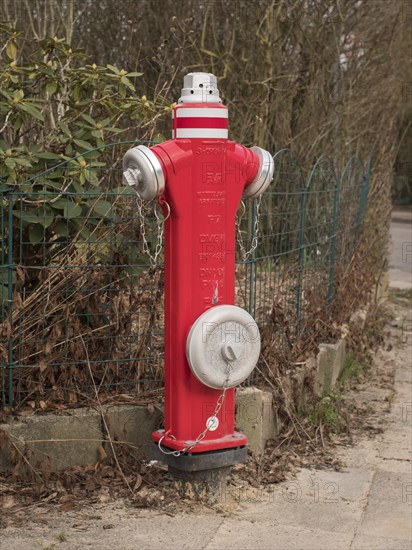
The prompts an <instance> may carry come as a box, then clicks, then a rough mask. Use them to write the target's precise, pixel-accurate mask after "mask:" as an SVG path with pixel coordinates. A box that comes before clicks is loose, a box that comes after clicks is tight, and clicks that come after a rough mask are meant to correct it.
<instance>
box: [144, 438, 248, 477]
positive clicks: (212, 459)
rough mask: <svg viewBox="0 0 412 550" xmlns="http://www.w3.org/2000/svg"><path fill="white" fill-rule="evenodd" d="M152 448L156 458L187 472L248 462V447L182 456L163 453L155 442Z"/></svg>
mask: <svg viewBox="0 0 412 550" xmlns="http://www.w3.org/2000/svg"><path fill="white" fill-rule="evenodd" d="M152 449H153V455H152V456H153V458H154V460H159V461H161V462H164V463H165V464H167V465H168V466H170V467H171V468H173V469H175V470H183V471H186V472H198V471H201V470H212V469H215V468H226V467H229V466H233V465H234V464H239V463H240V462H246V459H247V447H233V448H232V449H223V450H221V451H209V452H206V453H193V454H182V455H180V456H174V455H166V454H164V453H162V452H161V450H160V449H159V447H158V445H157V444H156V443H153V447H152ZM165 450H166V449H165ZM167 450H170V449H167ZM171 450H173V449H171Z"/></svg>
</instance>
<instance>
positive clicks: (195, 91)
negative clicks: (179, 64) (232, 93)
mask: <svg viewBox="0 0 412 550" xmlns="http://www.w3.org/2000/svg"><path fill="white" fill-rule="evenodd" d="M179 103H222V100H221V99H220V97H219V90H218V87H217V79H216V77H215V75H213V74H211V73H189V74H187V75H186V76H185V77H184V79H183V88H182V95H181V97H180V99H179Z"/></svg>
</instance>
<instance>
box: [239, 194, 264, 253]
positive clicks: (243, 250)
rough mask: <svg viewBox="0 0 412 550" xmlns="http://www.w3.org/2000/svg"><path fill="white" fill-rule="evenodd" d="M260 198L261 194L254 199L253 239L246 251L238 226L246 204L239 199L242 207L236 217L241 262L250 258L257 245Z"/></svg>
mask: <svg viewBox="0 0 412 550" xmlns="http://www.w3.org/2000/svg"><path fill="white" fill-rule="evenodd" d="M261 200H262V195H261V196H260V197H259V198H258V199H257V200H256V216H255V223H254V225H253V239H252V243H251V246H250V248H249V250H247V251H246V249H245V245H244V244H243V237H242V231H241V229H240V226H241V223H242V220H243V216H244V215H245V212H246V206H245V203H244V202H243V201H241V205H242V208H243V210H242V213H241V214H240V216H239V217H237V218H236V234H237V243H238V245H239V248H240V252H241V255H242V261H243V262H246V261H247V260H248V259H249V258H250V256H251V255H252V254H253V252H254V251H255V250H256V248H257V245H258V237H259V224H260V202H261Z"/></svg>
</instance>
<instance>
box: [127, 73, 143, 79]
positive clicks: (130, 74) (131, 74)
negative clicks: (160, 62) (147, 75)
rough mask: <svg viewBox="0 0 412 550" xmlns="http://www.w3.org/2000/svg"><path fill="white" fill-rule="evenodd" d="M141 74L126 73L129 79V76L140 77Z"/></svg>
mask: <svg viewBox="0 0 412 550" xmlns="http://www.w3.org/2000/svg"><path fill="white" fill-rule="evenodd" d="M142 74H143V73H127V76H128V77H129V78H130V77H131V76H142Z"/></svg>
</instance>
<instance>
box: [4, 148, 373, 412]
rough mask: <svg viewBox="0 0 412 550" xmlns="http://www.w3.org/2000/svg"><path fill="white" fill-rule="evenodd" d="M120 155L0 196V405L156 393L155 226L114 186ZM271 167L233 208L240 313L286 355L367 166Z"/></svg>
mask: <svg viewBox="0 0 412 550" xmlns="http://www.w3.org/2000/svg"><path fill="white" fill-rule="evenodd" d="M128 147H130V144H129V143H123V144H114V145H112V146H111V147H107V148H105V149H104V150H96V151H89V152H87V153H85V155H83V156H81V157H77V158H76V159H70V160H68V161H66V162H65V163H62V164H61V165H58V166H57V167H54V168H51V169H50V170H47V171H46V172H44V173H42V174H40V175H39V176H37V177H36V178H34V179H32V180H30V181H28V182H24V183H22V184H21V185H20V186H19V188H18V189H14V188H8V186H7V185H4V184H3V186H2V191H1V207H0V238H1V241H0V249H1V271H0V289H1V298H2V300H1V311H0V314H1V317H0V337H1V339H0V360H1V364H0V382H1V394H0V395H1V406H2V407H5V406H6V405H7V406H10V407H18V406H20V405H23V404H24V403H27V402H35V403H36V404H37V405H38V404H39V403H42V402H44V401H45V400H47V402H48V404H49V407H48V408H50V404H56V405H58V404H59V403H65V404H70V405H73V406H75V405H76V404H79V403H82V402H84V401H85V400H86V399H87V398H88V397H90V396H91V395H95V392H96V390H97V391H98V392H99V393H100V395H109V394H110V395H113V394H115V395H121V394H133V395H136V394H140V395H141V396H144V395H147V393H148V392H149V393H150V392H153V391H157V390H159V389H160V388H161V387H162V385H163V251H162V248H161V238H162V231H163V227H162V221H161V216H160V211H158V208H159V207H158V205H157V203H156V202H151V203H146V204H144V203H141V202H140V201H139V200H138V199H137V198H136V195H135V193H134V192H133V191H131V190H130V189H129V188H126V187H125V186H123V185H122V174H121V166H120V161H119V159H121V158H122V157H123V153H124V151H125V150H126V149H127V148H128ZM274 160H275V176H274V181H273V183H272V184H271V186H270V188H269V190H268V191H267V192H266V193H265V194H264V195H263V197H262V200H261V201H260V203H257V202H255V201H251V202H249V203H247V204H246V205H240V207H239V212H238V219H237V226H238V232H237V233H238V239H237V269H236V274H237V275H236V303H237V305H239V306H241V307H244V308H246V309H247V310H248V311H249V312H250V313H251V314H252V315H253V316H254V317H255V318H256V320H257V322H258V324H259V325H260V327H261V328H262V330H265V327H266V328H267V327H270V330H271V331H272V332H275V333H276V335H277V336H276V340H277V341H278V345H279V346H282V345H284V344H285V342H286V343H287V345H288V346H292V345H293V343H294V342H295V341H296V339H297V338H298V337H299V334H300V333H301V332H302V331H303V330H305V323H306V322H307V321H308V318H309V313H308V312H309V311H310V308H313V307H314V305H315V306H316V307H317V308H322V307H326V305H327V304H328V303H330V302H331V301H332V300H333V296H334V284H335V281H336V277H337V276H338V274H339V272H340V271H341V270H344V269H345V266H347V265H348V263H349V262H350V259H351V257H352V255H353V253H354V250H355V247H356V245H357V242H358V240H359V237H360V231H361V226H362V221H363V216H364V212H365V208H366V199H367V191H368V179H369V168H368V167H366V168H365V167H364V165H363V164H362V163H361V162H360V161H359V159H357V158H355V157H354V158H352V159H350V160H349V162H348V164H347V165H346V167H345V169H344V170H343V172H342V175H341V176H340V177H339V176H338V175H336V174H335V170H334V167H333V162H332V161H331V160H330V159H327V158H325V157H321V158H320V159H318V160H317V161H316V162H315V163H314V165H313V167H312V169H311V170H310V171H309V175H308V177H305V171H304V169H303V168H302V167H301V165H300V162H299V159H298V158H297V156H296V155H295V154H294V153H292V152H291V151H289V150H282V151H279V152H278V153H277V154H276V155H275V156H274ZM156 253H157V256H156ZM286 321H287V322H286ZM249 382H251V381H249Z"/></svg>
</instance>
